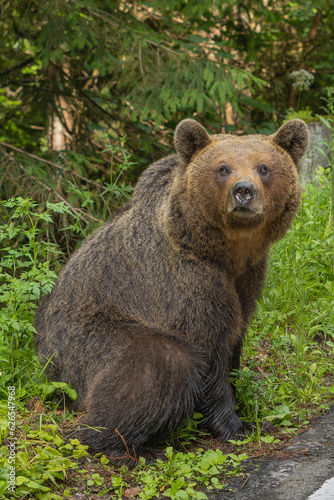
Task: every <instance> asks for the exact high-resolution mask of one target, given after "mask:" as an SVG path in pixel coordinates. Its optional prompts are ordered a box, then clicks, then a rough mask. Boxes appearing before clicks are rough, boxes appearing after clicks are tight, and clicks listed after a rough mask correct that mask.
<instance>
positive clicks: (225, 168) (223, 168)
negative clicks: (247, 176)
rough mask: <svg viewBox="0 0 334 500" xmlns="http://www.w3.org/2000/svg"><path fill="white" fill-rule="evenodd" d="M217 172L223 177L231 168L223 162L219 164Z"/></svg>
mask: <svg viewBox="0 0 334 500" xmlns="http://www.w3.org/2000/svg"><path fill="white" fill-rule="evenodd" d="M218 172H219V173H220V175H222V176H223V177H225V176H226V175H229V174H230V173H231V169H230V168H229V166H228V165H226V164H225V163H223V165H220V167H219V169H218Z"/></svg>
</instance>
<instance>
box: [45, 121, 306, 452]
mask: <svg viewBox="0 0 334 500" xmlns="http://www.w3.org/2000/svg"><path fill="white" fill-rule="evenodd" d="M307 142H308V132H307V127H306V125H305V123H304V122H302V121H300V120H291V121H289V122H287V123H286V124H285V125H283V126H282V127H281V128H280V129H279V131H278V132H277V133H276V134H274V135H272V136H262V135H251V136H245V137H236V136H231V135H211V136H210V135H209V134H208V133H207V132H206V130H205V129H204V128H203V127H202V126H201V125H200V124H198V123H197V122H196V121H194V120H189V119H187V120H183V121H182V122H181V123H180V124H179V125H178V127H177V129H176V131H175V147H176V151H177V154H176V155H172V156H168V157H167V158H163V159H162V160H160V161H158V162H156V163H154V164H153V165H151V166H150V167H149V168H148V169H147V170H146V171H145V172H144V173H143V175H142V176H141V178H140V179H139V181H138V184H137V186H136V188H135V191H134V194H133V199H132V201H131V203H130V205H129V206H128V207H127V208H126V209H124V210H123V211H122V212H121V213H120V214H119V215H116V216H115V217H114V218H113V219H112V220H111V222H109V223H107V224H105V225H104V226H103V227H102V228H101V229H99V230H98V231H97V232H96V233H95V234H94V235H93V236H92V237H91V238H89V239H88V240H87V241H85V242H84V243H83V245H82V246H81V248H79V250H78V251H77V252H75V253H74V255H73V256H72V257H71V259H70V260H69V262H68V264H67V265H66V266H65V268H64V269H63V270H62V272H61V273H60V275H59V279H58V281H57V283H56V286H55V288H54V290H53V292H52V294H51V295H50V296H49V297H47V298H46V299H44V301H43V302H42V304H41V306H40V308H39V309H38V311H37V314H36V319H35V327H36V330H37V332H38V333H37V336H36V344H37V347H38V350H39V353H40V358H41V361H42V363H43V364H45V363H46V362H47V360H48V359H49V358H52V359H51V362H49V363H48V366H47V373H48V374H49V377H50V378H51V379H53V380H60V381H65V382H68V383H70V384H71V385H72V386H73V387H74V389H75V390H76V391H77V393H78V400H77V401H78V408H79V409H80V410H83V411H85V412H86V414H87V415H86V418H85V424H87V428H86V430H84V431H83V434H82V436H83V440H84V441H85V442H86V443H87V444H89V446H90V447H91V449H93V450H96V451H100V452H104V453H106V454H108V455H110V456H113V457H119V456H123V455H124V452H125V445H124V442H123V440H122V439H121V437H120V436H119V434H121V436H122V437H123V439H124V441H125V443H126V444H127V446H128V448H129V450H132V448H134V449H135V453H136V454H137V456H138V455H142V456H145V454H148V455H149V452H148V451H147V449H146V446H147V445H150V444H151V443H152V442H154V441H155V440H156V439H158V438H161V437H164V436H166V435H168V433H169V432H170V431H171V430H172V429H173V428H175V426H177V425H178V424H179V423H180V422H181V421H182V420H183V419H185V418H186V417H187V416H188V415H192V413H193V412H194V411H198V412H200V413H202V414H203V415H204V417H205V418H206V419H207V420H206V427H207V428H208V429H209V430H210V432H211V433H212V434H213V435H214V436H215V437H216V438H218V439H222V440H226V439H230V438H232V436H234V435H235V434H238V433H240V432H241V431H242V429H243V424H242V422H241V420H240V419H239V418H238V416H237V414H236V411H235V398H234V394H233V390H232V388H231V384H230V380H229V372H230V371H231V370H232V369H236V368H238V367H239V359H240V351H241V347H242V341H243V337H244V335H245V332H246V329H247V326H248V324H249V322H250V319H251V316H252V314H253V312H254V310H255V305H256V300H257V299H258V298H259V296H260V292H261V288H262V285H263V281H264V278H265V271H266V263H267V256H268V250H269V247H270V245H271V244H272V243H273V242H274V241H276V240H278V239H279V238H282V236H283V235H284V234H285V232H286V231H287V229H288V228H289V226H290V224H291V222H292V220H293V218H294V216H295V214H296V212H297V209H298V206H299V204H300V200H301V193H300V184H299V180H298V168H299V167H298V164H299V160H300V159H301V157H302V156H303V154H304V152H305V150H306V147H307ZM92 427H94V428H99V430H94V429H92ZM115 429H117V431H118V432H116V431H115ZM118 433H119V434H118ZM146 456H147V455H146Z"/></svg>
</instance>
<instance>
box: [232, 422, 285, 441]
mask: <svg viewBox="0 0 334 500" xmlns="http://www.w3.org/2000/svg"><path fill="white" fill-rule="evenodd" d="M258 429H259V431H260V434H271V433H273V432H275V431H276V427H275V426H274V425H273V424H272V423H271V422H259V423H258V424H256V423H255V422H243V426H242V428H241V430H240V431H238V432H237V433H236V435H237V436H244V437H247V436H250V435H251V434H257V432H258Z"/></svg>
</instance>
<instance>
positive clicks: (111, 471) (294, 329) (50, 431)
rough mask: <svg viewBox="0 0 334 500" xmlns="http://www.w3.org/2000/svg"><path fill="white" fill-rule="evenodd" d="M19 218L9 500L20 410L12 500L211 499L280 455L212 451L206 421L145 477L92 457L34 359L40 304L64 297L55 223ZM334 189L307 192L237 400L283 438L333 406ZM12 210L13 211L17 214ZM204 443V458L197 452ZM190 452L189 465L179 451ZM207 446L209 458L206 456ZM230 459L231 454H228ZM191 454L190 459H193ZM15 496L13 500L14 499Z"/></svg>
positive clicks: (13, 238)
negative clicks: (46, 297) (99, 498)
mask: <svg viewBox="0 0 334 500" xmlns="http://www.w3.org/2000/svg"><path fill="white" fill-rule="evenodd" d="M9 203H10V204H11V205H9V208H11V209H12V210H13V218H12V219H11V220H9V221H8V224H7V225H6V226H3V227H2V228H1V232H0V239H1V241H2V242H3V248H2V250H1V261H0V267H1V270H0V278H1V282H0V302H1V303H2V308H1V310H0V336H1V339H0V367H1V368H0V371H1V381H0V417H1V425H0V497H1V495H5V491H6V488H7V475H8V472H9V467H10V462H9V459H10V452H9V448H8V444H10V443H11V441H10V439H9V438H10V437H11V434H10V425H9V423H10V413H9V407H8V401H9V396H10V394H11V391H10V390H9V389H8V388H9V387H12V386H15V388H16V391H15V398H16V401H15V403H16V407H15V413H16V429H15V436H16V438H17V441H16V444H15V446H16V465H15V467H16V490H15V493H12V496H13V498H37V499H40V500H44V499H45V500H46V499H54V500H57V499H58V498H66V497H67V496H70V495H73V494H75V492H76V491H80V492H82V493H86V494H87V495H88V496H89V495H91V494H95V493H96V492H99V493H101V494H108V495H111V496H112V497H113V498H122V495H123V494H124V491H125V490H126V489H128V488H129V487H132V488H137V489H136V494H137V497H138V498H142V499H145V498H146V499H149V498H154V497H155V496H157V495H158V494H163V495H164V496H165V497H166V498H195V499H200V498H205V493H203V491H210V489H213V490H215V489H218V490H219V489H221V488H222V486H223V481H224V480H225V478H226V477H227V476H228V475H233V474H234V475H235V474H238V473H239V471H240V468H241V467H242V461H243V460H244V459H245V458H246V457H247V455H246V453H247V454H248V449H249V446H251V445H254V441H255V444H256V443H258V446H259V447H261V446H262V447H263V446H272V447H274V446H275V444H276V443H277V442H278V440H277V436H275V435H274V436H262V437H261V436H260V435H258V434H256V433H255V434H254V436H252V437H250V438H247V439H245V440H243V441H233V442H232V444H229V445H228V446H230V447H231V446H232V448H233V449H234V451H233V452H232V453H231V451H230V450H229V451H228V452H226V453H225V452H224V450H223V451H222V450H220V449H219V450H211V449H206V451H205V449H203V448H207V447H209V448H210V441H209V438H208V437H207V436H205V435H204V434H203V433H201V434H200V433H197V434H196V431H197V423H198V421H199V420H200V418H201V417H200V416H199V415H195V418H193V419H190V420H189V422H188V424H187V426H185V427H184V428H183V429H179V430H178V431H177V433H176V434H175V435H174V436H173V437H172V439H173V441H172V446H173V448H172V447H171V446H170V445H169V447H168V448H167V460H166V461H165V462H162V461H158V462H157V463H156V464H153V465H149V466H147V465H144V464H143V463H142V462H141V463H140V464H139V465H138V467H137V468H136V469H135V471H128V470H127V469H126V468H125V467H122V468H120V469H119V468H117V467H114V466H113V467H112V468H110V463H109V461H108V459H107V458H106V457H104V456H103V455H98V456H95V457H93V456H91V455H90V454H89V453H88V452H87V450H86V448H85V447H83V446H82V445H81V444H80V443H79V442H78V441H77V440H76V439H73V435H71V432H72V431H73V429H74V423H75V419H76V417H75V416H73V415H71V414H70V413H68V411H67V410H66V408H64V407H63V406H61V405H60V406H59V407H58V406H57V405H56V404H55V403H52V402H47V401H46V400H47V399H48V398H49V397H50V395H51V394H53V393H54V392H55V391H58V392H59V391H60V392H66V393H67V394H68V395H69V396H70V397H75V394H74V393H73V390H72V389H71V388H70V387H68V386H67V385H66V384H61V383H54V382H48V381H46V380H45V378H44V377H43V373H42V370H41V367H40V365H39V363H38V361H37V357H36V354H35V351H34V348H33V333H34V331H33V327H32V321H33V315H34V311H35V308H36V306H37V304H38V300H39V299H40V297H41V296H42V295H43V294H44V293H46V292H48V291H49V290H50V289H51V288H52V285H53V282H54V280H55V277H56V274H55V273H54V270H53V264H52V262H55V259H57V258H59V255H57V253H58V250H57V248H56V247H55V246H54V245H50V244H49V243H47V239H46V238H45V235H46V234H47V233H46V229H47V225H48V224H52V219H51V215H50V214H51V213H52V211H62V210H66V207H64V206H63V205H62V204H57V205H50V206H49V207H48V210H47V212H44V213H39V212H38V207H37V206H36V205H35V204H34V203H33V202H31V201H30V200H24V199H22V198H19V199H17V200H16V201H14V200H13V201H11V202H9ZM331 207H332V195H331V184H330V182H329V181H328V182H323V185H321V186H320V187H315V186H311V185H309V186H307V188H306V190H305V192H304V194H303V203H302V207H301V210H300V212H299V214H298V216H297V217H296V220H295V222H294V224H293V227H292V229H291V230H290V231H289V232H288V234H287V235H286V237H285V238H284V239H283V240H282V241H280V242H279V243H277V244H276V245H275V246H274V248H273V249H272V253H271V259H270V265H269V272H268V277H267V281H266V288H265V290H264V294H263V299H262V300H261V302H260V304H259V306H258V310H257V314H256V316H255V318H254V321H253V323H252V325H251V327H250V330H249V334H248V337H247V340H246V343H245V348H244V356H243V364H242V367H241V369H240V370H239V374H238V375H239V376H238V378H237V392H238V395H239V399H240V400H241V402H242V403H243V405H244V407H245V419H246V420H249V421H253V422H254V421H255V422H260V421H262V420H266V421H271V422H273V423H274V424H275V426H277V429H278V431H279V436H280V438H281V439H282V435H283V433H284V432H285V433H287V434H289V433H290V432H294V431H296V430H298V429H300V428H301V427H302V426H304V425H306V423H307V422H308V421H309V419H310V417H311V415H313V414H315V413H319V412H321V411H322V410H323V409H324V408H326V407H327V406H328V405H329V403H330V402H331V401H333V399H334V385H333V380H334V373H333V372H334V369H333V367H334V362H333V361H334V269H333V262H334V224H333V214H332V208H331ZM7 208H8V202H7ZM195 437H199V438H200V439H201V441H202V445H203V443H204V445H203V447H202V446H200V447H199V445H198V444H196V443H195V442H194V438H195ZM180 442H181V445H183V448H181V449H182V450H183V451H186V450H190V452H189V453H188V452H186V453H182V452H181V451H178V450H177V449H175V448H177V447H179V445H180ZM205 444H206V446H205ZM222 448H223V447H222ZM185 449H186V450H185ZM7 493H9V492H8V491H7V492H6V494H7Z"/></svg>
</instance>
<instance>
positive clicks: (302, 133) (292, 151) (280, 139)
mask: <svg viewBox="0 0 334 500" xmlns="http://www.w3.org/2000/svg"><path fill="white" fill-rule="evenodd" d="M271 138H272V140H273V142H274V143H275V144H277V145H278V146H280V147H281V148H282V149H284V150H285V151H286V152H287V153H289V155H290V156H291V157H292V159H293V161H294V162H295V164H296V166H297V167H298V163H299V161H300V160H301V158H302V157H303V156H304V154H305V152H306V149H307V146H308V128H307V125H306V123H305V122H303V121H302V120H298V119H297V118H296V119H294V120H289V121H288V122H286V123H284V125H282V126H281V128H280V129H279V130H278V132H276V134H274V135H272V136H271Z"/></svg>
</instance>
